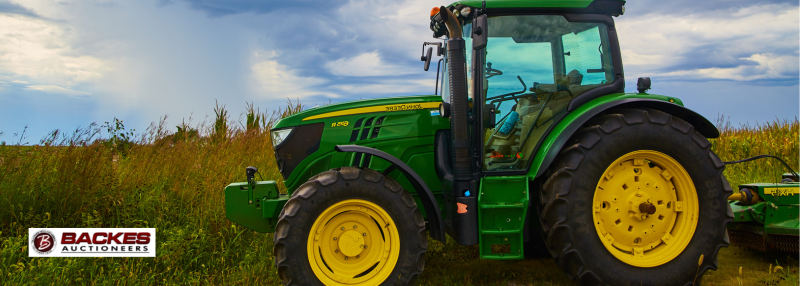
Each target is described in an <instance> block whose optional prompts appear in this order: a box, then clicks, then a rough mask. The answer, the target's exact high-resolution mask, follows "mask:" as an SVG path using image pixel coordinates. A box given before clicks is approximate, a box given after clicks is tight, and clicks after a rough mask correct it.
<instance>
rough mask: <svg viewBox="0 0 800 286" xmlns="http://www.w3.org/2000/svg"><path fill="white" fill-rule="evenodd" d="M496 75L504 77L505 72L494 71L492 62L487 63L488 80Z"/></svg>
mask: <svg viewBox="0 0 800 286" xmlns="http://www.w3.org/2000/svg"><path fill="white" fill-rule="evenodd" d="M496 75H503V72H501V71H500V70H498V69H493V68H492V63H491V62H488V63H486V78H490V77H493V76H496Z"/></svg>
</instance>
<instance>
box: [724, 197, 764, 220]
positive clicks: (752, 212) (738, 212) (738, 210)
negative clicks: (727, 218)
mask: <svg viewBox="0 0 800 286" xmlns="http://www.w3.org/2000/svg"><path fill="white" fill-rule="evenodd" d="M765 205H766V203H765V202H760V203H757V204H754V205H751V206H745V205H740V204H739V202H735V203H731V210H733V216H734V218H733V222H750V221H753V222H758V223H762V224H763V223H764V206H765Z"/></svg>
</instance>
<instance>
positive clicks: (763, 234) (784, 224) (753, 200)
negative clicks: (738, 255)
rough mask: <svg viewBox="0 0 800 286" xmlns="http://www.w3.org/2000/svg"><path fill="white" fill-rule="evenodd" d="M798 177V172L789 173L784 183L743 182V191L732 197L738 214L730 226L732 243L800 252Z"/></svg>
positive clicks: (735, 212)
mask: <svg viewBox="0 0 800 286" xmlns="http://www.w3.org/2000/svg"><path fill="white" fill-rule="evenodd" d="M798 181H800V180H798V177H797V174H796V173H787V174H783V179H782V180H781V182H780V183H753V184H744V185H740V186H739V192H738V193H735V194H733V195H731V196H730V197H729V198H728V200H730V201H731V209H733V215H734V217H735V218H734V220H733V223H732V224H730V225H729V226H728V234H729V235H730V239H731V243H733V244H735V245H739V246H743V247H748V248H752V249H756V250H760V251H775V250H777V251H781V252H788V253H795V254H796V253H798V248H800V245H799V244H798V240H800V219H798V210H800V183H798Z"/></svg>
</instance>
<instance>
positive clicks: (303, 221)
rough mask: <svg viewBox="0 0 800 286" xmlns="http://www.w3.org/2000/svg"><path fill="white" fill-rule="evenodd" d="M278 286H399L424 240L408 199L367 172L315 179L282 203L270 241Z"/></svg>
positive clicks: (421, 253) (419, 259)
mask: <svg viewBox="0 0 800 286" xmlns="http://www.w3.org/2000/svg"><path fill="white" fill-rule="evenodd" d="M273 239H274V245H275V246H274V249H273V252H274V254H275V263H276V265H277V266H278V276H279V277H280V278H281V280H282V281H283V283H284V285H364V286H366V285H406V284H408V283H410V282H411V281H412V280H413V279H414V278H415V277H416V276H417V275H419V274H420V273H421V272H422V269H423V267H424V265H425V251H426V250H427V238H426V235H425V221H424V219H423V217H422V214H421V213H420V211H419V209H417V205H416V203H415V202H414V199H413V198H412V197H411V195H409V194H408V193H407V192H406V191H405V190H403V188H402V187H401V186H400V184H398V183H397V182H396V181H394V180H392V179H391V178H387V177H384V176H383V175H382V174H381V173H378V172H376V171H374V170H370V169H364V170H361V169H358V168H353V167H344V168H341V169H334V170H330V171H327V172H323V173H320V174H319V175H317V176H314V177H312V178H311V179H309V181H308V182H306V183H305V184H303V185H302V186H300V187H299V188H298V189H297V190H296V191H295V192H294V193H293V194H292V198H291V199H289V201H288V202H286V205H285V206H284V208H283V211H282V212H281V215H280V217H279V220H278V224H277V226H276V231H275V235H274V238H273Z"/></svg>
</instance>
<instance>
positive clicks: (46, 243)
mask: <svg viewBox="0 0 800 286" xmlns="http://www.w3.org/2000/svg"><path fill="white" fill-rule="evenodd" d="M31 243H32V244H33V249H34V250H36V252H39V254H48V253H50V252H51V251H52V250H53V248H54V247H55V246H56V236H55V235H53V233H52V232H49V231H46V230H42V231H39V232H36V234H34V235H33V239H32V241H31Z"/></svg>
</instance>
